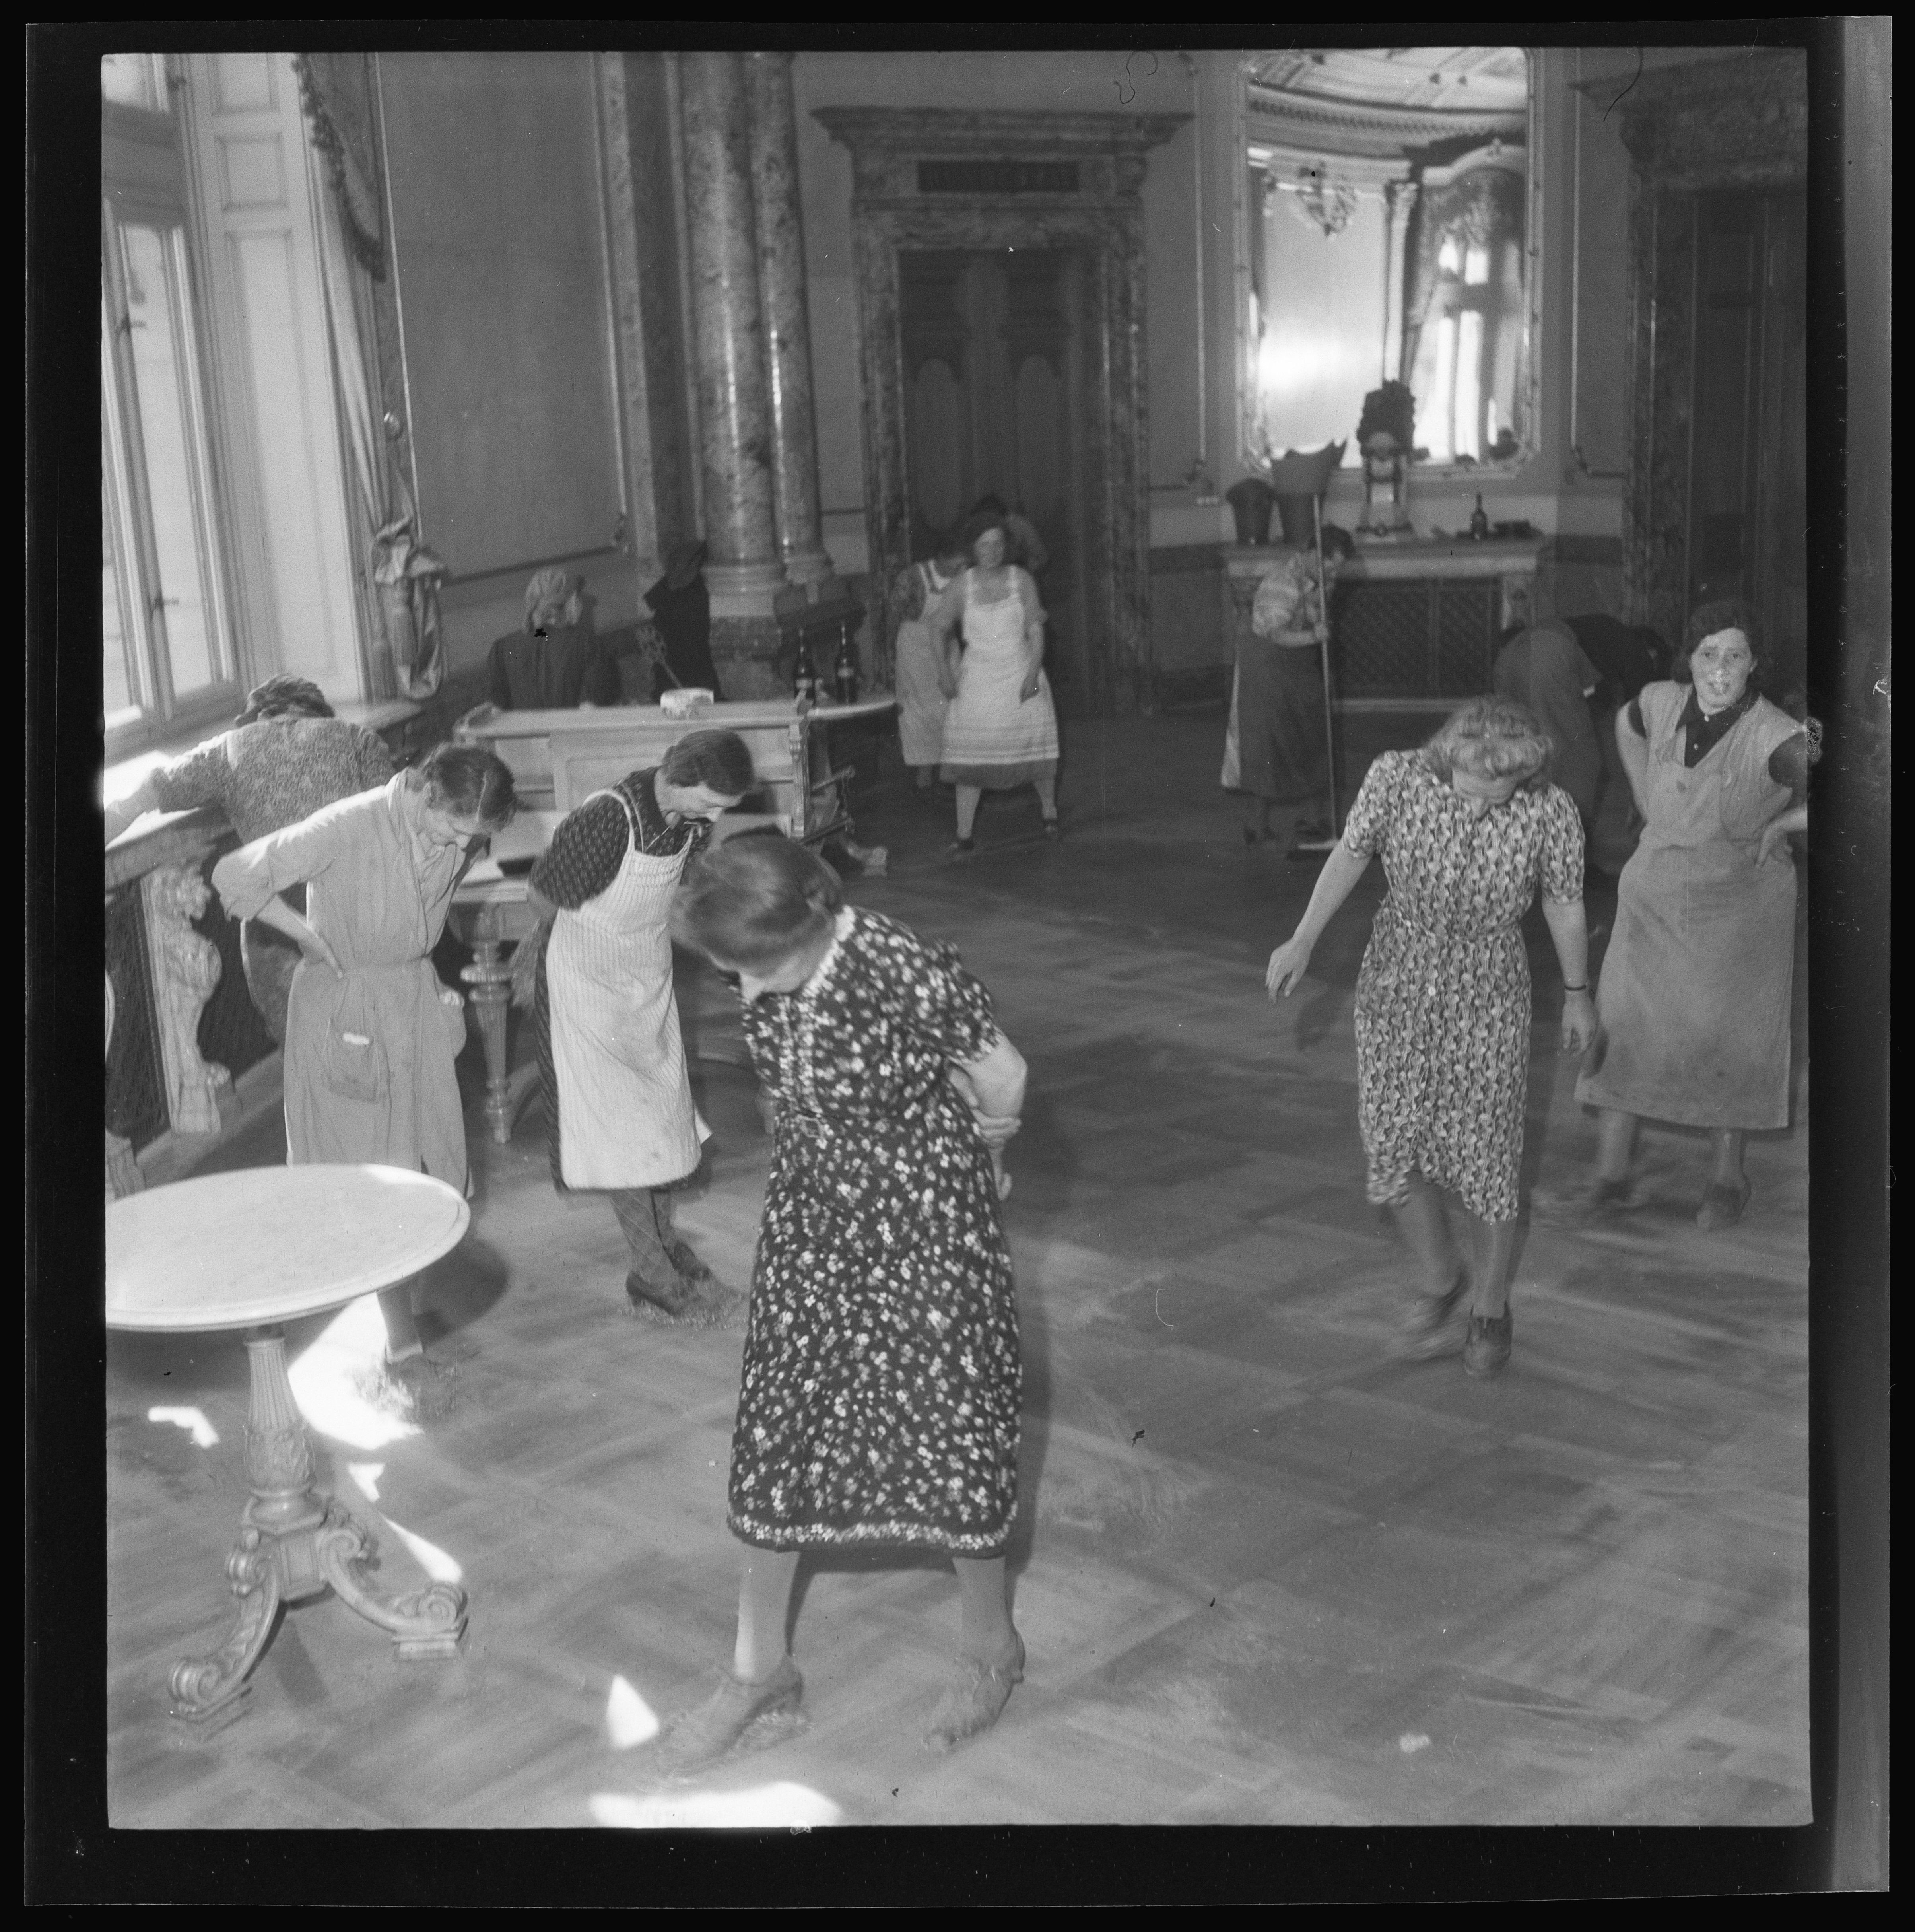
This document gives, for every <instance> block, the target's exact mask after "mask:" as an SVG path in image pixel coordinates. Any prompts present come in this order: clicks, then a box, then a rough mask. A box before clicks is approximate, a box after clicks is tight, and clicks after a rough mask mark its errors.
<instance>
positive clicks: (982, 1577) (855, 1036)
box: [660, 835, 1024, 1772]
mask: <svg viewBox="0 0 1915 1932" xmlns="http://www.w3.org/2000/svg"><path fill="white" fill-rule="evenodd" d="M682 930H683V932H684V933H685V936H686V938H688V941H690V943H691V944H694V945H695V946H697V947H698V948H699V949H700V950H701V951H702V952H703V953H705V954H706V956H707V957H708V958H709V959H711V960H712V962H713V963H714V964H715V965H718V966H719V967H720V968H721V969H724V970H728V971H733V972H736V974H738V976H739V990H740V992H741V993H742V996H743V998H744V1002H745V1015H744V1017H745V1038H746V1040H747V1042H748V1044H749V1046H750V1047H751V1057H752V1059H753V1061H754V1062H755V1063H756V1064H757V1068H758V1071H759V1076H760V1079H762V1080H763V1082H764V1084H765V1086H766V1089H767V1090H768V1091H769V1092H770V1093H771V1094H772V1096H773V1097H774V1099H775V1103H776V1106H777V1119H776V1126H775V1130H774V1131H775V1151H774V1154H773V1157H772V1174H771V1179H770V1182H769V1185H768V1187H767V1188H766V1193H765V1212H764V1221H763V1226H762V1227H761V1229H760V1234H759V1238H758V1254H757V1263H756V1265H755V1267H754V1271H753V1274H752V1283H751V1317H750V1322H749V1326H748V1330H747V1332H746V1335H745V1367H744V1377H743V1385H742V1388H741V1389H740V1391H739V1403H738V1419H737V1423H736V1427H735V1428H734V1430H733V1436H732V1456H731V1475H730V1497H729V1508H728V1511H727V1515H728V1517H729V1520H730V1527H731V1529H732V1532H733V1535H736V1536H737V1537H738V1538H739V1539H740V1540H741V1541H742V1542H743V1543H744V1544H745V1546H746V1547H745V1560H744V1565H743V1575H742V1580H741V1582H740V1585H739V1606H738V1636H737V1642H736V1646H735V1649H734V1651H733V1658H732V1664H731V1668H730V1670H727V1671H726V1672H725V1673H724V1674H723V1676H722V1678H721V1682H720V1683H719V1685H718V1689H717V1691H716V1692H715V1694H714V1695H713V1696H712V1697H711V1698H710V1700H709V1701H707V1702H706V1703H704V1704H703V1705H701V1706H697V1708H695V1709H693V1710H691V1711H690V1712H687V1713H685V1715H683V1716H682V1718H679V1720H677V1721H676V1722H675V1723H674V1724H673V1726H672V1727H671V1729H670V1731H669V1732H668V1733H667V1736H665V1737H664V1739H663V1740H662V1742H661V1746H660V1755H661V1763H662V1764H663V1765H664V1766H665V1767H666V1768H667V1769H670V1770H673V1771H675V1772H690V1771H693V1770H695V1769H698V1768H699V1767H700V1766H703V1765H706V1764H709V1763H711V1762H712V1761H713V1760H715V1759H716V1758H718V1757H721V1756H723V1755H724V1754H725V1753H726V1752H727V1751H730V1749H731V1748H733V1746H734V1745H736V1744H737V1743H738V1742H739V1740H740V1739H741V1738H742V1737H743V1736H744V1734H745V1732H746V1731H747V1730H748V1729H749V1728H750V1727H751V1726H752V1725H753V1724H754V1723H755V1722H756V1721H757V1720H758V1719H760V1718H764V1717H768V1716H771V1715H775V1714H778V1713H783V1712H790V1711H793V1710H795V1709H796V1708H797V1706H798V1703H799V1699H800V1697H802V1694H803V1690H804V1685H803V1682H802V1679H800V1677H799V1673H798V1670H797V1667H796V1665H795V1664H793V1662H792V1661H791V1658H790V1655H788V1654H787V1651H786V1648H785V1622H786V1616H787V1608H788V1606H789V1604H790V1597H791V1589H792V1584H793V1580H794V1578H795V1577H796V1572H797V1567H798V1559H799V1553H801V1552H802V1551H803V1550H818V1549H824V1550H829V1549H857V1548H870V1547H877V1546H883V1545H887V1544H889V1545H900V1544H901V1545H910V1546H916V1547H918V1548H920V1549H931V1550H940V1551H942V1552H943V1553H945V1554H946V1556H949V1558H950V1559H951V1561H952V1566H953V1568H955V1570H956V1571H957V1586H958V1598H959V1603H960V1613H961V1636H960V1656H959V1658H958V1660H957V1672H956V1673H955V1676H954V1677H953V1679H952V1681H951V1682H950V1683H949V1685H948V1687H947V1688H946V1692H945V1694H944V1697H943V1700H942V1701H941V1702H940V1703H939V1705H938V1706H937V1708H936V1709H935V1710H934V1712H933V1713H932V1715H931V1721H930V1724H929V1727H928V1730H927V1731H926V1733H925V1738H924V1742H925V1745H926V1747H927V1748H928V1749H931V1750H946V1749H949V1748H950V1747H951V1746H952V1745H955V1744H957V1743H959V1742H961V1741H962V1740H963V1739H966V1738H967V1737H970V1736H973V1735H974V1734H975V1733H978V1732H979V1731H981V1730H987V1729H988V1728H989V1727H990V1726H991V1725H992V1724H995V1723H996V1721H997V1718H998V1715H999V1713H1000V1712H1002V1709H1003V1708H1004V1706H1005V1701H1006V1700H1007V1699H1008V1697H1010V1695H1011V1687H1012V1685H1014V1684H1016V1683H1017V1682H1019V1681H1020V1679H1021V1678H1022V1676H1023V1667H1024V1647H1023V1643H1022V1642H1021V1641H1020V1639H1019V1637H1018V1635H1017V1631H1015V1630H1014V1628H1012V1626H1011V1610H1010V1602H1009V1598H1008V1592H1007V1589H1006V1583H1005V1566H1004V1547H1005V1541H1006V1539H1007V1538H1008V1536H1009V1535H1010V1532H1011V1523H1012V1522H1013V1520H1014V1518H1015V1517H1016V1514H1017V1448H1018V1431H1019V1401H1020V1385H1021V1373H1022V1372H1021V1367H1020V1357H1019V1352H1018V1342H1017V1303H1016V1299H1015V1295H1014V1289H1013V1286H1012V1282H1011V1258H1010V1254H1009V1251H1008V1249H1007V1248H1006V1247H1005V1240H1004V1229H1003V1223H1002V1220H1001V1218H1000V1214H999V1205H998V1204H999V1198H1000V1193H1001V1190H1000V1187H999V1180H998V1177H997V1175H996V1172H995V1168H996V1154H997V1153H998V1151H999V1150H1001V1149H1002V1147H1003V1146H1004V1145H1005V1143H1006V1142H1008V1140H1009V1139H1010V1138H1011V1136H1012V1135H1013V1134H1014V1133H1016V1132H1017V1118H1018V1115H1020V1112H1022V1110H1023V1096H1024V1063H1023V1060H1022V1058H1020V1056H1019V1055H1018V1053H1017V1049H1015V1048H1014V1046H1011V1043H1010V1042H1009V1041H1008V1040H1006V1039H1005V1037H1004V1036H1003V1034H1002V1033H1000V1032H999V1031H998V1028H997V1024H996V1020H995V1019H994V1018H993V1015H992V1012H991V1004H990V997H989V995H987V993H986V992H984V988H983V987H982V986H980V985H979V984H978V982H977V981H976V980H974V979H973V978H972V977H971V976H970V974H968V973H967V972H966V971H965V970H964V968H963V966H962V965H960V964H959V962H958V959H957V953H956V952H955V950H953V949H952V947H949V946H942V945H929V944H926V943H925V941H922V940H921V939H919V938H918V937H917V936H916V935H915V934H914V933H913V932H910V930H909V929H907V928H906V927H904V926H901V925H900V924H898V922H897V921H896V920H895V919H887V918H886V917H885V916H883V914H882V913H873V912H868V911H865V910H863V909H862V907H849V906H847V905H846V904H844V898H843V892H842V889H841V886H840V885H839V883H838V877H837V875H836V874H835V873H834V872H833V871H832V870H831V868H830V867H829V866H828V865H826V864H825V863H824V862H823V860H822V859H819V858H817V856H815V855H814V854H813V853H810V852H808V851H807V850H805V848H804V847H803V846H802V845H799V844H793V843H792V842H791V841H789V840H786V839H783V838H778V837H775V836H766V835H746V836H744V837H742V838H734V839H732V840H730V841H728V842H727V844H725V845H724V846H723V847H721V848H720V849H719V850H718V851H716V852H715V853H712V856H711V857H710V858H709V859H707V860H706V862H705V863H704V864H703V865H702V866H700V868H699V871H698V873H697V876H696V877H695V878H694V880H693V881H692V883H691V886H690V888H689V889H688V893H687V895H686V902H685V907H684V909H683V914H682Z"/></svg>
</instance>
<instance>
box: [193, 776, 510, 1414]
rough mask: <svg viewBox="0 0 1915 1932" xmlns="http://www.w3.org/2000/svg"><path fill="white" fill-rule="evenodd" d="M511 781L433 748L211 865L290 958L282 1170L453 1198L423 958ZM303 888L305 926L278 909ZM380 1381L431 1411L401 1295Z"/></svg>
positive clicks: (457, 1003)
mask: <svg viewBox="0 0 1915 1932" xmlns="http://www.w3.org/2000/svg"><path fill="white" fill-rule="evenodd" d="M516 808H517V798H516V797H515V796H514V792H513V789H512V774H511V772H510V771H509V770H508V769H507V768H506V766H505V764H504V763H502V761H501V760H500V759H499V757H497V756H496V754H494V753H493V752H491V751H485V750H483V749H481V748H479V747H478V746H477V745H440V746H439V748H438V749H437V750H436V751H434V752H433V754H432V755H431V756H430V757H429V758H427V760H426V761H425V763H424V765H423V766H421V767H419V768H418V769H415V770H412V771H406V772H400V774H399V775H398V776H397V777H396V778H394V779H392V780H391V782H390V783H388V784H385V785H384V786H382V787H380V788H379V790H376V791H367V792H361V793H359V795H358V796H356V797H354V798H347V799H340V801H338V802H337V803H336V804H333V805H327V806H326V807H325V808H324V809H323V810H322V811H317V812H315V813H314V814H313V815H312V817H310V818H307V819H305V820H302V821H301V823H298V824H297V825H292V826H287V827H286V829H284V830H283V831H279V832H273V833H271V834H270V835H268V836H267V837H266V838H260V839H256V840H255V841H253V843H251V844H247V845H243V846H241V847H240V849H239V850H238V851H236V852H229V853H227V854H226V856H225V857H224V858H223V859H221V860H220V862H219V863H218V864H217V865H215V866H214V868H213V888H214V890H215V891H216V892H217V893H218V894H219V895H220V898H221V899H222V900H223V901H224V902H225V904H226V910H227V911H228V912H229V913H231V914H232V916H234V917H235V918H237V919H258V920H259V921H261V922H263V923H264V924H265V925H268V926H274V927H276V928H277V929H278V930H279V931H280V932H282V933H283V934H284V935H286V937H287V938H289V939H290V940H292V941H293V942H294V944H295V945H296V946H298V948H299V950H300V951H301V953H303V954H304V958H303V959H301V962H300V964H299V965H298V968H297V969H296V970H295V972H294V974H293V975H292V986H291V989H290V992H289V998H288V1001H287V1007H286V1053H285V1060H284V1064H283V1073H282V1080H283V1085H284V1089H285V1106H286V1159H287V1160H288V1161H289V1163H291V1164H292V1166H295V1167H299V1166H306V1165H307V1164H309V1163H313V1164H325V1163H346V1164H347V1165H352V1166H357V1165H360V1164H361V1163H373V1164H376V1165H377V1166H384V1167H401V1168H405V1169H408V1170H409V1171H411V1172H418V1171H419V1170H420V1169H424V1171H425V1172H427V1174H430V1175H433V1176H434V1177H435V1178H436V1179H438V1180H440V1181H445V1182H447V1183H448V1184H449V1185H451V1186H452V1187H456V1188H457V1189H458V1190H460V1193H462V1194H463V1193H466V1191H467V1189H466V1181H467V1170H466V1122H465V1115H464V1113H463V1110H462V1109H461V1108H460V1102H459V1082H458V1076H457V1073H456V1072H455V1070H454V1061H455V1060H456V1059H457V1055H458V1052H459V1049H460V1048H461V1047H462V1046H463V1045H464V1044H465V1040H466V1011H465V1001H464V999H463V998H462V996H461V995H460V994H459V993H458V992H456V991H455V990H454V989H453V988H451V987H450V986H445V985H443V984H442V983H441V982H440V980H439V975H438V974H436V972H435V971H433V964H432V950H433V947H435V946H436V944H438V943H439V935H440V933H441V932H443V930H444V929H445V916H446V913H447V912H448V910H449V909H450V907H451V903H452V894H453V891H454V888H455V887H456V886H457V884H458V882H459V880H460V877H462V876H463V874H464V872H465V870H466V866H467V865H469V864H470V863H471V862H472V858H473V856H475V853H476V852H477V850H478V847H479V845H480V844H481V841H484V839H485V838H487V836H488V835H490V834H491V833H492V832H496V831H498V830H499V829H500V828H501V827H502V826H505V825H506V824H508V823H510V821H511V817H512V814H513V812H514V810H515V809H516ZM300 884H303V885H304V886H305V887H306V907H305V911H304V914H303V915H302V914H301V913H297V912H295V911H294V910H292V907H290V906H289V905H287V904H286V903H285V902H284V901H283V899H282V898H280V894H281V893H283V892H285V891H286V889H287V888H288V887H289V886H295V885H300ZM379 1305H380V1307H381V1308H382V1310H384V1312H385V1320H386V1352H387V1357H388V1364H389V1366H390V1368H391V1371H392V1375H393V1379H394V1380H395V1381H397V1382H400V1384H401V1385H403V1386H404V1387H405V1388H406V1390H407V1391H408V1392H409V1394H411V1395H412V1397H414V1398H415V1400H418V1402H419V1403H420V1404H421V1406H422V1407H424V1408H426V1409H428V1410H430V1408H431V1406H433V1403H434V1400H435V1398H437V1399H439V1400H442V1399H443V1398H444V1397H445V1390H444V1388H443V1387H442V1386H441V1387H440V1388H439V1389H438V1390H437V1391H434V1390H433V1388H432V1387H431V1386H430V1384H431V1382H432V1381H433V1378H434V1377H435V1376H436V1375H437V1374H438V1373H439V1371H438V1368H437V1365H436V1364H428V1363H427V1362H426V1361H425V1360H424V1349H423V1345H422V1343H421V1340H420V1339H419V1334H418V1327H417V1325H416V1323H415V1319H414V1316H413V1313H412V1301H411V1296H410V1294H409V1290H408V1286H407V1285H406V1284H401V1285H400V1286H398V1287H396V1288H393V1289H386V1290H385V1291H383V1292H382V1294H381V1295H380V1297H379Z"/></svg>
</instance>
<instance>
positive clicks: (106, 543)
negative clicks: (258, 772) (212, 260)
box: [100, 54, 239, 754]
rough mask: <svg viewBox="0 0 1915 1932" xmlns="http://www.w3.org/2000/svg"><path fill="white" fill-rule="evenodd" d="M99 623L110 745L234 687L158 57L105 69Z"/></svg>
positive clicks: (177, 184) (221, 707) (189, 272)
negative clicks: (101, 510)
mask: <svg viewBox="0 0 1915 1932" xmlns="http://www.w3.org/2000/svg"><path fill="white" fill-rule="evenodd" d="M100 94H101V100H102V107H101V113H102V117H103V130H102V136H103V138H102V142H101V161H102V165H101V188H102V193H101V204H100V405H101V407H100V472H101V475H100V502H101V505H102V508H103V517H102V529H101V533H100V616H101V631H102V637H103V661H102V667H101V668H102V673H103V711H104V714H105V724H106V739H107V745H108V749H109V753H110V754H119V753H121V752H124V751H129V750H132V749H134V748H137V747H138V745H139V744H141V743H142V742H145V741H146V740H148V739H152V738H155V737H158V736H163V735H164V734H165V733H166V731H167V730H169V729H171V728H173V727H178V726H181V725H185V724H191V723H192V722H193V721H195V720H196V719H197V718H201V717H204V716H210V715H214V714H217V713H218V712H222V711H226V712H229V711H230V710H231V709H232V700H233V697H234V695H235V690H236V688H237V686H238V683H239V673H238V667H237V664H236V663H235V654H234V650H233V645H232V630H231V625H230V622H229V618H228V616H227V603H226V595H225V589H224V573H223V568H222V565H221V548H220V539H219V530H218V523H217V509H216V505H217V497H216V494H215V491H214V481H213V472H212V465H211V455H210V451H209V437H208V430H207V422H208V419H207V411H206V365H205V356H204V342H203V339H202V331H201V329H200V326H199V319H198V315H197V311H196V302H195V299H194V293H193V285H194V277H193V268H192V256H191V250H190V247H189V236H190V205H189V196H188V193H187V184H186V175H185V169H184V163H183V160H182V157H181V139H180V130H179V127H178V118H179V117H178V115H177V113H175V111H174V107H173V103H172V98H171V96H172V89H171V87H170V86H169V77H168V75H167V73H166V68H165V65H164V63H163V58H162V57H161V56H160V55H156V54H120V55H109V56H107V58H106V59H104V60H103V61H102V62H101V63H100Z"/></svg>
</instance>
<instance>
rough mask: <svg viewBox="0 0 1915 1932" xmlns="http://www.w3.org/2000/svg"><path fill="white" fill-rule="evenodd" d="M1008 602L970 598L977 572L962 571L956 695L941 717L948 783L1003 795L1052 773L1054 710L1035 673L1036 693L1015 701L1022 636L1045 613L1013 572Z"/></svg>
mask: <svg viewBox="0 0 1915 1932" xmlns="http://www.w3.org/2000/svg"><path fill="white" fill-rule="evenodd" d="M976 583H977V571H975V569H974V568H973V569H970V570H967V571H965V573H964V577H963V599H964V606H963V631H964V654H963V657H962V658H961V659H960V661H959V663H958V667H957V696H956V697H954V698H953V699H952V700H951V708H950V709H949V711H947V712H946V713H945V716H944V763H943V773H942V775H943V778H944V780H945V782H946V784H962V785H977V786H979V787H982V788H983V789H984V790H991V791H1005V790H1011V788H1013V787H1015V786H1017V785H1023V784H1031V783H1032V782H1033V781H1035V780H1037V779H1039V778H1049V777H1050V775H1052V773H1053V772H1055V771H1056V769H1057V712H1056V707H1055V706H1053V704H1052V703H1051V701H1050V679H1049V678H1048V677H1047V676H1045V674H1044V673H1043V672H1042V671H1041V670H1040V671H1039V672H1038V676H1037V694H1036V695H1035V697H1029V698H1025V697H1020V695H1019V693H1020V691H1022V689H1023V682H1024V679H1025V677H1026V675H1027V674H1028V670H1029V662H1028V660H1027V658H1026V655H1025V649H1024V635H1025V632H1026V629H1027V628H1029V626H1030V625H1032V624H1041V623H1042V622H1043V621H1044V610H1043V607H1042V605H1041V604H1039V603H1038V595H1037V586H1036V585H1035V583H1032V581H1031V578H1030V574H1029V572H1028V571H1024V570H1020V569H1018V568H1016V567H1014V566H1013V568H1012V569H1011V593H1010V595H1008V596H1007V597H1002V598H999V599H997V600H996V601H994V602H992V603H983V602H981V601H979V600H978V598H977V596H976V595H975V589H976Z"/></svg>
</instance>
